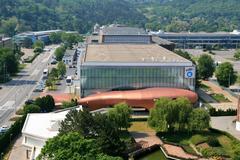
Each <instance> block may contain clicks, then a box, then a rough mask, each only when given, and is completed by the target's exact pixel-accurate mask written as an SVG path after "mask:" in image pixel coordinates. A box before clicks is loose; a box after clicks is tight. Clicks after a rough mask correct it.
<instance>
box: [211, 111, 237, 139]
mask: <svg viewBox="0 0 240 160" xmlns="http://www.w3.org/2000/svg"><path fill="white" fill-rule="evenodd" d="M235 120H236V116H224V117H211V126H212V128H216V129H218V130H222V131H225V132H228V133H230V134H231V135H233V136H234V137H236V138H237V139H239V140H240V131H237V130H236V129H235V123H234V121H235Z"/></svg>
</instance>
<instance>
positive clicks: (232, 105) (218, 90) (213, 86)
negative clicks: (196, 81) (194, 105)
mask: <svg viewBox="0 0 240 160" xmlns="http://www.w3.org/2000/svg"><path fill="white" fill-rule="evenodd" d="M202 83H203V84H205V85H207V86H209V87H210V88H211V90H212V92H213V93H219V94H223V95H224V96H225V97H226V98H227V99H229V100H230V101H231V102H224V103H218V102H214V101H211V99H209V97H207V96H206V95H204V93H202V92H198V93H200V94H199V96H200V97H201V98H203V99H204V100H205V101H206V102H208V103H209V104H210V105H211V106H212V107H214V108H216V109H223V110H226V109H229V108H231V109H236V108H237V103H238V99H237V98H236V97H234V96H232V95H231V94H230V93H228V92H227V91H225V90H223V89H222V88H221V87H220V86H218V85H217V84H215V83H213V82H211V81H202Z"/></svg>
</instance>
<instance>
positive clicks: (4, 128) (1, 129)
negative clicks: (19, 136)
mask: <svg viewBox="0 0 240 160" xmlns="http://www.w3.org/2000/svg"><path fill="white" fill-rule="evenodd" d="M8 129H9V127H8V126H7V125H3V126H2V127H0V133H5V132H7V130H8Z"/></svg>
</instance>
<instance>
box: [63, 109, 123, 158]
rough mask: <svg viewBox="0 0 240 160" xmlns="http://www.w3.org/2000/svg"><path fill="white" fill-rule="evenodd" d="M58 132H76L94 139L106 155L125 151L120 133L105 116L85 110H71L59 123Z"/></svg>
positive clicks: (114, 154)
mask: <svg viewBox="0 0 240 160" xmlns="http://www.w3.org/2000/svg"><path fill="white" fill-rule="evenodd" d="M59 132H60V134H66V133H68V132H78V133H79V134H80V135H82V136H83V137H85V138H94V139H96V140H97V141H96V143H97V144H98V146H101V148H102V151H103V152H104V153H106V154H108V155H112V156H116V155H121V154H122V153H123V151H124V150H125V149H126V145H125V143H124V142H123V141H122V140H121V139H120V134H121V131H120V130H119V129H118V128H117V126H116V125H115V123H114V122H112V120H111V119H110V118H109V117H108V116H107V115H106V114H100V113H95V114H94V115H92V114H91V113H90V112H89V111H87V110H83V111H77V110H76V109H74V110H71V111H70V112H69V113H68V114H67V115H66V118H65V119H64V121H62V122H61V125H60V129H59Z"/></svg>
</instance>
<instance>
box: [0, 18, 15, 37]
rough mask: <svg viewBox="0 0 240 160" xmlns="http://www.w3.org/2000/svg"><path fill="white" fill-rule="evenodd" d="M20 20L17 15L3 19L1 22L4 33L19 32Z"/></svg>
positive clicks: (10, 34)
mask: <svg viewBox="0 0 240 160" xmlns="http://www.w3.org/2000/svg"><path fill="white" fill-rule="evenodd" d="M17 25H18V20H17V18H16V17H11V18H9V19H6V20H2V21H1V23H0V28H1V31H2V32H3V33H5V34H6V35H8V36H10V37H11V36H14V35H15V34H16V32H17Z"/></svg>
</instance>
